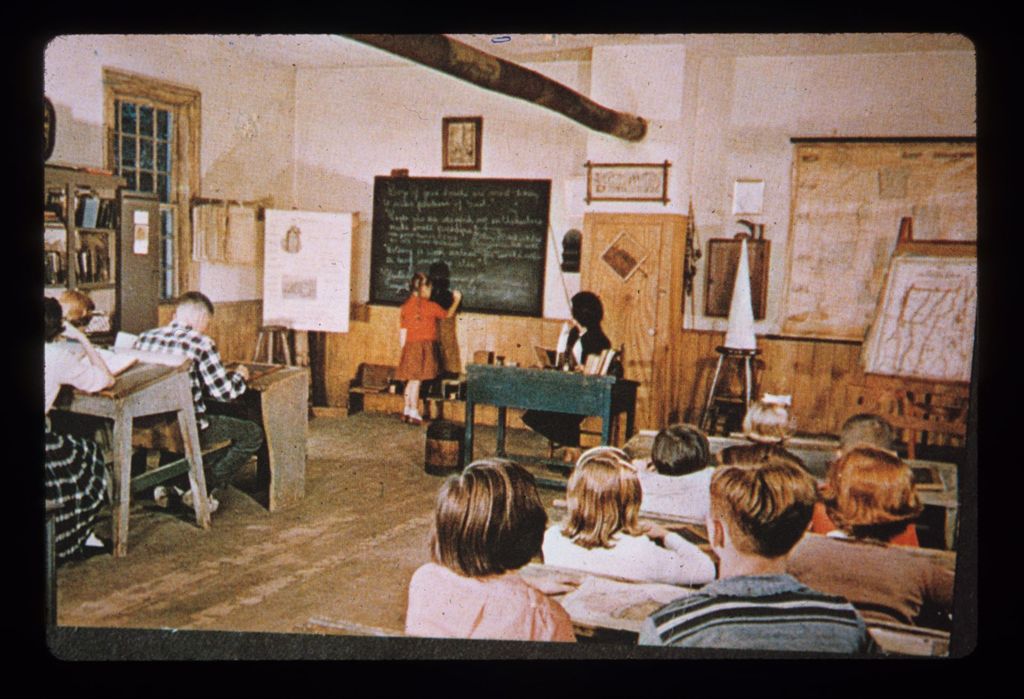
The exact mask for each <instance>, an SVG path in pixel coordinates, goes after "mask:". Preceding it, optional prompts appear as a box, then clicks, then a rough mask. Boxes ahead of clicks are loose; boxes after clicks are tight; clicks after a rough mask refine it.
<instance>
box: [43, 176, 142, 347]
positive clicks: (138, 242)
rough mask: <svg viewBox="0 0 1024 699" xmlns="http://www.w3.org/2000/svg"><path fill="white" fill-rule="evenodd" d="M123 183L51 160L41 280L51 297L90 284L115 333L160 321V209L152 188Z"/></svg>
mask: <svg viewBox="0 0 1024 699" xmlns="http://www.w3.org/2000/svg"><path fill="white" fill-rule="evenodd" d="M124 185H125V181H124V179H123V178H121V177H117V176H115V175H112V174H109V173H106V172H101V171H96V170H93V169H89V168H83V167H74V166H69V165H46V166H45V170H44V191H43V205H44V214H43V264H44V277H43V278H44V282H43V283H44V285H45V293H46V294H47V295H49V296H57V295H59V294H60V292H61V291H63V290H64V289H81V290H82V291H85V292H86V293H88V294H89V296H90V297H91V298H92V300H93V302H94V303H95V304H96V308H97V310H98V311H101V312H103V313H105V314H107V315H108V316H109V317H110V319H111V328H110V331H111V332H112V333H113V332H116V331H117V330H126V331H127V332H133V333H137V332H140V331H142V330H145V329H147V328H150V327H153V326H155V325H156V320H157V302H158V300H159V293H160V284H159V282H160V279H159V273H160V268H159V260H160V248H159V245H160V234H159V231H160V220H159V216H160V212H159V205H158V203H157V201H156V198H155V197H154V196H153V195H143V194H137V193H134V192H129V191H127V190H125V189H124Z"/></svg>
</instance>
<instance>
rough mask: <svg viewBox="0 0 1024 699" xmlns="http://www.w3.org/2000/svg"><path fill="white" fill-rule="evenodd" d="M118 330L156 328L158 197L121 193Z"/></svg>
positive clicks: (158, 283)
mask: <svg viewBox="0 0 1024 699" xmlns="http://www.w3.org/2000/svg"><path fill="white" fill-rule="evenodd" d="M120 238H121V243H120V252H119V257H120V260H119V274H118V279H117V285H118V304H117V309H118V324H117V329H118V330H121V331H124V332H128V333H134V334H138V333H140V332H142V331H144V330H148V329H150V328H154V327H156V326H157V305H158V304H159V303H160V206H159V204H158V203H157V199H156V195H153V194H142V193H136V192H128V191H125V190H122V191H121V236H120Z"/></svg>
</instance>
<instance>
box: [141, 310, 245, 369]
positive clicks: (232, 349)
mask: <svg viewBox="0 0 1024 699" xmlns="http://www.w3.org/2000/svg"><path fill="white" fill-rule="evenodd" d="M213 306H214V313H213V320H212V321H211V322H210V327H209V329H208V330H207V334H208V335H209V336H210V337H212V338H213V341H214V342H216V343H217V350H218V351H219V352H220V356H221V358H222V359H223V360H224V361H225V362H242V361H245V362H247V361H250V360H251V359H252V350H253V348H254V347H255V346H256V336H257V335H258V334H259V329H260V326H261V325H262V324H263V301H262V300H260V299H254V300H252V301H225V302H221V303H215V304H213ZM173 317H174V305H173V304H170V303H162V304H160V306H159V307H158V308H157V322H159V323H160V325H166V324H167V323H170V322H171V318H173Z"/></svg>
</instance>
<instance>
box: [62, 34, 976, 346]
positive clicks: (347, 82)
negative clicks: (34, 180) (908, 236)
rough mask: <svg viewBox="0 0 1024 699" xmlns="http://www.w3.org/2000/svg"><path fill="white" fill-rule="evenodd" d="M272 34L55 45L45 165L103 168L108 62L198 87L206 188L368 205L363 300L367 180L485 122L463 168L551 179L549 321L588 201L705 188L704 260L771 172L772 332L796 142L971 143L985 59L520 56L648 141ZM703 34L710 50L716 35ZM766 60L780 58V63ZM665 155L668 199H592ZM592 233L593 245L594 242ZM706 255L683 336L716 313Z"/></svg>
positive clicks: (225, 274) (563, 295) (230, 285)
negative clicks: (593, 172)
mask: <svg viewBox="0 0 1024 699" xmlns="http://www.w3.org/2000/svg"><path fill="white" fill-rule="evenodd" d="M258 40H259V37H229V38H225V37H213V36H199V35H195V36H177V35H164V36H127V37H124V36H111V35H87V36H70V37H61V38H58V39H56V40H54V42H52V43H51V45H50V46H49V47H48V49H47V51H46V55H45V91H46V94H47V95H48V96H49V97H50V98H51V100H53V102H54V105H55V107H56V109H57V118H58V136H57V144H56V148H55V152H54V156H53V158H52V160H54V161H62V162H69V163H76V164H84V165H94V166H100V165H102V164H103V124H102V111H103V90H102V82H101V81H102V69H103V67H113V68H117V69H120V70H124V71H129V72H133V73H139V74H142V75H146V76H150V77H153V78H156V79H160V80H165V81H170V82H174V83H178V84H181V85H185V86H188V87H192V88H194V89H197V90H199V91H200V92H201V93H202V147H201V158H202V163H201V173H202V175H201V176H202V183H201V190H200V192H199V194H201V195H203V196H209V197H220V198H229V199H231V198H237V199H253V198H258V197H263V196H268V195H269V196H271V197H272V198H273V203H274V206H275V207H277V208H289V207H295V208H300V209H310V210H324V211H353V212H358V213H359V215H360V218H361V225H360V228H359V230H358V231H356V234H355V235H354V239H353V289H352V298H353V299H357V300H365V299H366V298H367V297H368V295H369V294H368V290H369V251H370V226H371V219H372V191H373V178H374V176H376V175H388V174H390V172H391V170H392V169H393V168H408V170H409V174H410V175H412V176H442V175H451V174H463V173H445V172H443V171H442V170H441V119H442V118H443V117H445V116H476V115H479V116H482V117H483V120H484V127H483V166H482V170H481V172H479V173H468V176H479V177H490V178H498V177H509V178H544V179H551V180H552V201H551V212H550V224H551V228H550V231H549V237H550V238H551V245H549V248H550V249H549V257H548V262H547V269H548V272H547V277H546V280H545V284H546V286H545V290H546V293H545V308H544V314H545V315H546V316H548V317H566V316H567V315H568V304H567V302H566V299H567V298H568V296H571V295H572V293H575V291H576V290H578V288H579V275H575V274H570V275H563V274H562V273H561V272H560V270H559V269H558V265H557V261H556V254H555V246H556V244H558V243H560V241H561V238H562V236H563V235H564V234H565V232H566V231H567V230H569V229H570V228H578V229H582V222H583V214H584V212H586V211H627V212H629V211H632V212H642V213H654V212H678V213H685V212H686V210H687V204H688V203H689V201H690V199H691V198H692V200H693V204H694V213H695V223H696V226H697V231H698V235H699V238H700V241H701V243H702V245H701V248H702V250H703V251H705V252H706V241H707V239H708V238H711V237H723V236H726V237H731V236H732V235H733V234H734V233H735V232H737V231H739V230H741V229H742V227H741V226H739V225H737V224H736V218H737V217H735V216H732V214H731V197H732V186H733V181H734V180H735V179H736V178H738V177H751V178H761V179H764V181H765V184H766V187H765V201H764V210H763V213H762V214H761V215H760V216H755V217H748V218H752V219H753V220H754V221H755V222H757V223H764V224H765V232H766V237H767V238H768V239H770V240H771V241H772V265H771V270H770V275H769V298H768V318H767V319H766V320H765V321H763V322H759V323H757V327H756V331H757V332H759V333H765V332H774V331H776V330H777V327H778V314H779V312H780V310H781V309H780V308H779V304H780V301H781V294H782V292H783V288H784V282H785V279H784V274H785V259H786V254H787V251H786V238H787V236H788V229H789V207H790V171H791V160H792V144H791V143H790V140H789V139H790V138H792V137H800V136H803V137H807V136H828V137H854V136H892V137H909V136H943V135H947V136H971V135H974V133H975V94H974V87H975V78H974V75H975V59H974V53H973V52H972V51H967V50H965V51H929V52H917V53H909V52H908V53H897V52H893V53H864V54H849V53H847V54H841V55H794V56H787V55H770V56H769V55H765V56H754V55H742V56H738V57H737V56H733V55H729V54H728V52H725V51H721V50H718V47H712V48H711V49H708V50H705V49H706V48H707V47H705V46H704V44H701V42H699V41H697V40H696V39H695V40H693V41H689V42H688V41H687V39H686V37H682V38H681V40H680V42H679V43H678V44H659V45H631V46H602V47H596V48H595V49H594V50H593V53H592V58H591V59H590V60H584V59H578V60H564V61H553V62H545V63H538V64H535V65H527V67H530V68H532V69H534V70H537V71H538V72H541V73H544V74H546V75H548V76H550V77H552V78H553V79H555V80H558V81H559V82H562V83H564V84H566V85H568V86H569V87H572V88H573V89H576V90H578V91H579V92H581V93H582V94H584V95H587V96H589V97H591V98H592V99H594V100H595V101H596V102H598V103H600V104H603V105H605V106H608V107H611V108H613V109H617V110H621V111H625V112H629V113H632V114H637V115H639V116H642V117H644V118H645V119H647V120H648V124H649V128H648V135H647V137H646V138H645V139H644V140H643V141H641V142H640V143H636V144H634V143H627V142H625V141H622V140H621V139H617V138H614V137H612V136H608V135H605V134H598V133H595V132H592V131H590V130H588V129H586V128H585V127H583V126H581V125H579V124H577V123H575V122H573V121H571V120H569V119H567V118H566V117H563V116H561V115H559V114H556V113H554V112H552V111H550V110H547V109H544V108H542V107H539V106H537V105H533V104H529V103H527V102H525V101H522V100H517V99H514V98H511V97H507V96H504V95H500V94H497V93H493V92H489V91H486V90H483V89H481V88H479V87H476V86H474V85H470V84H468V83H465V82H462V81H459V80H457V79H455V78H452V77H450V76H447V75H444V74H442V73H439V72H437V71H433V70H430V69H428V68H425V67H422V66H419V65H415V64H412V63H405V64H402V65H400V66H399V65H395V66H392V67H376V68H370V67H347V68H339V69H334V70H325V69H317V70H313V69H298V70H295V69H293V68H273V67H268V65H267V64H264V63H261V62H259V61H256V60H254V59H253V56H252V54H250V53H248V52H247V51H245V50H244V48H245V47H246V46H247V45H248V44H251V42H255V41H258ZM704 43H705V44H706V43H707V42H704ZM777 53H778V52H777V51H773V54H777ZM588 159H589V160H591V161H594V162H661V161H663V160H669V161H670V162H671V163H672V168H671V169H670V185H669V197H670V199H671V201H670V203H669V205H668V206H663V205H662V204H657V203H652V204H646V203H632V202H630V203H625V202H623V203H607V202H601V203H598V202H595V203H593V204H591V205H589V206H587V205H584V204H583V201H582V199H583V196H584V194H585V180H584V175H585V169H584V167H583V163H584V162H585V161H587V160H588ZM584 244H585V243H584ZM703 262H704V261H703V260H702V264H700V265H699V268H698V278H697V279H696V283H695V297H694V298H693V300H692V305H691V304H688V308H687V320H686V324H687V326H688V327H697V328H704V329H709V328H715V329H720V330H724V329H725V326H726V321H725V320H719V319H709V318H704V317H703V316H702V315H701V310H702V308H703V284H704V278H703V269H704V266H703ZM260 276H261V275H260V270H258V269H254V268H242V267H238V266H234V265H229V266H224V265H216V266H215V265H204V266H203V268H202V273H201V284H200V288H201V289H202V290H203V291H204V292H206V293H208V294H210V295H211V297H214V298H215V299H216V300H235V299H245V298H258V297H260V296H262V290H261V280H260Z"/></svg>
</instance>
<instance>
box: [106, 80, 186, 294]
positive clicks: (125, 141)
mask: <svg viewBox="0 0 1024 699" xmlns="http://www.w3.org/2000/svg"><path fill="white" fill-rule="evenodd" d="M114 115H115V116H114V133H113V143H112V146H113V153H114V162H115V164H116V171H117V174H119V175H121V176H122V177H124V178H125V182H126V186H127V188H128V189H131V190H134V191H136V192H155V193H156V195H157V198H158V199H159V201H160V295H161V297H163V298H165V299H166V298H171V297H173V296H174V266H175V265H174V263H175V260H174V203H175V202H174V201H173V199H172V197H173V192H174V186H173V185H174V183H173V180H172V173H173V169H172V165H173V163H172V161H171V159H172V157H173V153H174V124H173V123H172V118H173V114H172V112H171V110H170V109H169V108H162V107H161V106H159V105H155V104H153V103H150V102H145V101H142V100H124V99H120V100H117V101H115V103H114Z"/></svg>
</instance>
